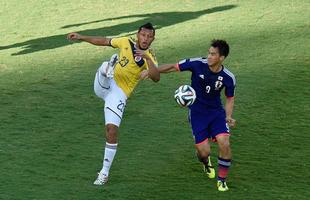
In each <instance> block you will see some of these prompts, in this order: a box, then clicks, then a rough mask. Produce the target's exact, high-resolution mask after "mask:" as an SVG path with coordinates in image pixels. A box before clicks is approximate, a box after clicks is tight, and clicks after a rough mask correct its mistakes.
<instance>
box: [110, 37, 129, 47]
mask: <svg viewBox="0 0 310 200" xmlns="http://www.w3.org/2000/svg"><path fill="white" fill-rule="evenodd" d="M127 40H128V38H126V37H120V38H112V39H111V42H110V43H111V46H112V47H113V48H122V46H123V45H124V43H125V41H127Z"/></svg>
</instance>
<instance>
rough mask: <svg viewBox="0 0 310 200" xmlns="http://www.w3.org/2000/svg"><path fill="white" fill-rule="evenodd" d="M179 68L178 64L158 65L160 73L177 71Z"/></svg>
mask: <svg viewBox="0 0 310 200" xmlns="http://www.w3.org/2000/svg"><path fill="white" fill-rule="evenodd" d="M177 69H178V64H176V63H174V64H164V65H161V66H159V67H158V71H159V73H170V72H175V71H177Z"/></svg>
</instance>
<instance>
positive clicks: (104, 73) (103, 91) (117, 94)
mask: <svg viewBox="0 0 310 200" xmlns="http://www.w3.org/2000/svg"><path fill="white" fill-rule="evenodd" d="M67 37H68V39H69V40H80V41H85V42H88V43H91V44H93V45H98V46H110V47H113V48H118V49H119V56H118V55H117V54H115V55H113V56H112V57H111V60H110V61H109V62H103V63H102V65H101V66H100V67H99V69H98V71H97V73H96V75H95V81H94V90H95V93H96V95H97V96H98V97H100V98H101V99H102V100H103V101H105V105H104V117H105V128H106V130H105V132H106V144H105V151H104V158H103V165H102V169H101V170H100V172H99V173H98V177H97V179H96V180H95V182H94V184H95V185H104V184H105V183H106V182H107V181H108V177H109V171H110V168H111V165H112V162H113V159H114V156H115V154H116V150H117V145H118V137H117V136H118V129H119V126H120V123H121V121H122V117H123V113H124V110H125V107H126V103H127V99H128V98H129V97H130V95H131V94H132V92H133V90H134V89H135V87H136V86H137V84H138V83H139V81H140V74H141V72H142V71H143V70H146V69H147V70H148V72H149V76H150V78H151V79H152V80H153V81H154V82H158V81H159V79H160V74H159V71H158V70H157V60H156V58H155V56H154V52H153V51H152V50H151V49H150V46H151V44H152V42H153V41H154V39H155V29H154V27H153V25H152V24H151V23H146V24H144V25H142V26H140V27H139V30H138V32H137V40H136V41H134V40H132V39H131V38H129V37H118V38H107V37H100V36H86V35H81V34H78V33H69V34H68V36H67Z"/></svg>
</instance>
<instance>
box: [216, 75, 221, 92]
mask: <svg viewBox="0 0 310 200" xmlns="http://www.w3.org/2000/svg"><path fill="white" fill-rule="evenodd" d="M222 81H223V77H222V76H218V77H217V81H216V82H215V90H219V89H220V88H221V87H222V85H223V82H222Z"/></svg>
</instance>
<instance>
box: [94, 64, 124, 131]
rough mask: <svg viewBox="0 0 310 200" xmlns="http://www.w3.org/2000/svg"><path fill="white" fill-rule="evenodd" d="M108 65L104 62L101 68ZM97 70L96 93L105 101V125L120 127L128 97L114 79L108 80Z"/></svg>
mask: <svg viewBox="0 0 310 200" xmlns="http://www.w3.org/2000/svg"><path fill="white" fill-rule="evenodd" d="M107 64H108V63H107V62H104V63H102V65H101V66H100V67H103V68H104V67H106V65H107ZM100 71H102V70H99V69H98V70H97V73H96V76H95V81H94V91H95V93H96V95H97V96H98V97H100V98H101V99H103V100H104V101H105V104H104V118H105V124H106V125H107V124H114V125H116V126H118V127H119V126H120V123H121V121H122V117H123V113H124V110H125V106H126V101H127V96H126V94H125V93H124V92H123V90H122V89H121V88H120V87H118V86H117V84H116V82H115V81H114V79H113V78H107V77H105V76H104V75H103V74H101V73H100Z"/></svg>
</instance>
